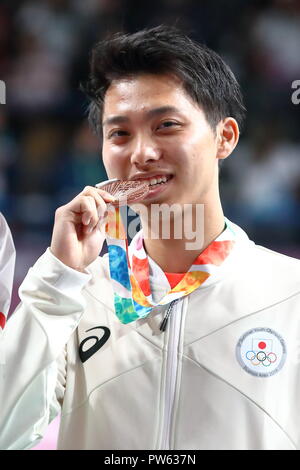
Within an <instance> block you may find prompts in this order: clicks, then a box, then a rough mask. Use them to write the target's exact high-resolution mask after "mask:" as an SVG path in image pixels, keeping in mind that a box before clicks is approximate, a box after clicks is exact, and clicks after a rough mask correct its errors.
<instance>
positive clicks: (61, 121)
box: [0, 0, 300, 308]
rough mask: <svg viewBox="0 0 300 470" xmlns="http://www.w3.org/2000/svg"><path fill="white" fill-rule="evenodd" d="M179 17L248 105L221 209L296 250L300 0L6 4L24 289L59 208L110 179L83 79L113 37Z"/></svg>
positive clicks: (7, 180)
mask: <svg viewBox="0 0 300 470" xmlns="http://www.w3.org/2000/svg"><path fill="white" fill-rule="evenodd" d="M160 23H167V24H177V26H179V27H182V28H183V29H184V30H185V31H186V32H188V33H191V35H192V37H193V38H194V39H196V40H198V41H200V42H204V43H206V44H207V45H208V46H209V47H211V48H213V49H215V50H216V51H217V52H219V53H220V54H221V56H222V57H223V58H224V59H225V61H226V62H227V63H228V64H229V65H230V66H231V68H232V69H233V71H234V73H235V75H236V77H237V79H238V80H239V82H240V84H241V87H242V91H243V94H244V97H245V103H246V107H247V110H248V113H247V120H246V125H245V129H244V131H243V133H242V135H241V138H240V143H239V145H238V147H237V148H236V150H235V152H234V153H233V154H232V156H231V157H230V158H228V159H227V161H225V162H224V164H223V166H222V168H221V195H222V199H223V206H224V211H225V214H226V215H227V217H229V218H230V219H231V220H232V221H233V222H236V223H238V224H239V225H241V226H242V227H243V228H244V229H245V230H246V231H247V232H248V234H249V235H250V237H251V238H252V239H254V240H255V241H256V242H257V243H260V244H263V245H265V246H267V247H269V248H272V249H275V250H277V251H280V252H282V253H286V254H289V255H291V256H295V257H299V258H300V220H299V208H300V164H299V160H300V134H299V115H300V104H299V105H296V104H293V103H292V93H293V91H294V90H292V82H293V81H294V80H300V1H299V0H270V1H255V0H254V1H247V0H231V1H230V2H227V1H225V0H220V1H216V2H212V1H208V0H202V1H201V0H198V1H196V0H152V1H151V2H142V1H138V0H28V1H8V0H7V1H3V0H2V1H0V79H1V80H3V81H5V83H6V93H7V94H6V104H5V105H3V104H2V105H0V210H1V211H2V212H3V214H4V215H5V217H6V218H7V221H8V223H9V225H10V227H11V231H12V233H13V237H14V240H15V244H16V249H17V267H16V285H15V290H14V298H13V303H12V308H13V307H14V306H15V305H16V303H17V301H18V299H17V293H16V292H17V287H18V285H19V283H20V282H21V280H22V279H23V277H24V275H25V274H26V272H27V270H28V268H29V267H30V265H31V264H32V263H33V262H34V261H35V260H36V259H37V257H38V256H39V255H40V254H42V252H43V251H44V250H45V248H46V247H47V246H49V243H50V239H51V232H52V226H53V218H54V212H55V209H56V208H57V207H59V206H60V205H62V204H65V203H67V202H69V200H71V199H72V198H73V197H74V196H75V195H76V194H77V193H78V192H80V191H81V190H82V189H83V187H84V186H86V185H94V184H95V183H97V182H98V181H100V180H101V179H105V177H106V175H105V170H104V168H103V165H102V163H101V144H100V142H99V141H98V139H97V138H96V137H95V136H94V135H93V134H92V133H91V131H90V130H89V128H88V125H87V119H86V108H87V101H86V98H85V97H84V95H83V94H82V93H81V92H80V91H79V83H80V82H81V81H84V80H85V79H86V78H87V76H88V65H89V53H90V50H91V47H92V46H93V44H94V43H95V42H97V41H98V40H100V39H102V38H104V37H105V36H106V35H107V34H108V33H112V32H116V31H120V30H122V31H126V32H134V31H136V30H138V29H141V28H143V27H146V26H155V25H158V24H160Z"/></svg>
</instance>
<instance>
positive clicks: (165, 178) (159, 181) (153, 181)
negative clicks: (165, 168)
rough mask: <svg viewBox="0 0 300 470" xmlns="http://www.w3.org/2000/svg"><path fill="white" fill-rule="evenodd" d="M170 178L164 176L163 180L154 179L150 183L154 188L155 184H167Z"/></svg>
mask: <svg viewBox="0 0 300 470" xmlns="http://www.w3.org/2000/svg"><path fill="white" fill-rule="evenodd" d="M167 180H168V178H167V177H166V176H162V177H161V178H157V179H156V178H152V179H151V180H150V182H149V186H154V185H155V184H160V183H166V182H167Z"/></svg>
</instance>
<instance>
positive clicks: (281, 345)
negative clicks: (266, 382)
mask: <svg viewBox="0 0 300 470" xmlns="http://www.w3.org/2000/svg"><path fill="white" fill-rule="evenodd" d="M236 358H237V360H238V362H239V363H240V365H241V366H242V368H243V369H244V370H245V371H246V372H248V373H249V374H251V375H255V376H256V377H270V376H272V375H274V374H276V373H277V372H278V371H279V370H280V369H281V368H282V366H283V365H284V363H285V360H286V345H285V342H284V339H283V338H282V337H281V336H280V335H279V334H278V333H276V331H274V330H272V329H271V328H253V329H252V330H248V331H246V333H244V334H243V336H241V337H240V339H239V341H238V343H237V346H236Z"/></svg>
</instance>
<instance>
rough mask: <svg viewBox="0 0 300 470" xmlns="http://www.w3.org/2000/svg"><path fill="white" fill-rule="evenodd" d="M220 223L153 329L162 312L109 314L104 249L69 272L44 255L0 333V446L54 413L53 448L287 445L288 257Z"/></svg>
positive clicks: (295, 299)
mask: <svg viewBox="0 0 300 470" xmlns="http://www.w3.org/2000/svg"><path fill="white" fill-rule="evenodd" d="M233 227H234V228H235V230H236V231H237V233H238V240H237V243H236V244H235V247H234V248H233V250H232V252H231V253H230V255H229V256H228V258H227V259H226V260H225V261H224V263H223V264H222V266H221V267H220V270H219V275H218V277H217V278H216V279H215V282H214V283H213V284H211V285H209V286H207V287H205V286H201V287H200V288H198V289H196V290H195V291H194V292H192V293H191V294H189V295H188V296H186V297H184V298H182V299H180V300H179V301H177V302H175V303H174V305H173V309H172V312H171V315H170V317H169V321H168V324H167V328H166V331H165V332H161V331H160V329H159V326H160V324H161V321H162V319H163V317H164V314H165V312H166V308H167V306H159V307H155V308H154V309H153V311H152V312H151V314H150V315H149V316H148V317H147V318H145V319H141V320H138V321H135V322H132V323H129V324H127V325H123V324H121V323H120V322H119V320H118V319H117V317H116V316H115V314H114V309H113V292H112V287H111V283H110V279H109V272H108V259H107V256H104V257H103V258H100V257H99V258H98V259H97V260H96V261H95V262H94V263H92V264H91V265H90V266H89V267H88V269H87V273H80V272H77V271H74V270H73V269H71V268H69V267H67V266H65V265H64V264H62V263H61V262H60V261H59V260H57V259H56V258H55V257H54V256H53V255H52V254H51V253H50V251H49V249H48V250H47V252H46V253H45V254H44V255H43V256H42V257H41V258H40V259H39V260H38V261H37V262H36V264H35V265H34V266H33V267H32V268H31V269H30V270H29V273H28V275H27V277H26V278H25V280H24V282H23V284H22V286H21V288H20V298H21V304H20V305H19V307H18V308H17V310H16V311H15V313H14V314H13V315H12V316H11V318H10V319H9V321H8V322H7V326H6V328H5V330H4V332H5V353H6V364H5V366H4V369H3V377H2V379H1V380H2V383H1V387H2V391H1V397H0V398H1V416H0V429H1V431H0V447H1V448H2V449H28V448H30V447H32V446H34V445H36V444H37V443H38V441H39V440H40V439H41V438H42V436H43V434H44V432H45V430H46V428H47V426H48V424H49V422H50V421H51V420H52V419H53V418H54V417H55V416H56V415H57V414H58V413H61V426H60V433H59V441H58V448H59V449H114V450H117V449H125V450H128V449H131V450H132V449H143V450H148V449H151V450H158V449H159V450H161V449H168V450H173V449H174V450H175V449H263V450H267V449H300V399H299V397H300V262H299V261H298V260H296V259H292V258H289V257H287V256H284V255H280V254H278V253H275V252H273V251H270V250H268V249H265V248H262V247H259V246H256V245H255V244H254V243H253V242H251V241H249V239H248V237H247V236H246V234H245V233H244V232H243V231H242V230H241V229H240V228H238V227H237V226H235V225H233ZM151 263H152V267H153V266H154V264H153V262H152V261H151ZM154 271H155V269H154ZM154 271H153V272H154ZM154 277H155V276H154ZM150 282H151V286H152V289H155V292H156V294H157V295H159V294H161V293H164V290H166V289H167V288H168V284H167V285H165V284H164V282H159V283H157V282H156V283H155V278H153V275H152V279H150ZM165 282H167V280H166V281H165Z"/></svg>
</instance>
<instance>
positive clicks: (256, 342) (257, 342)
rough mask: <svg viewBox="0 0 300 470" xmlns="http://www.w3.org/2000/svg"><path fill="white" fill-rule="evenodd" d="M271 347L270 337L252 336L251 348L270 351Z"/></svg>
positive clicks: (256, 350)
mask: <svg viewBox="0 0 300 470" xmlns="http://www.w3.org/2000/svg"><path fill="white" fill-rule="evenodd" d="M272 349H273V341H272V340H271V339H265V338H263V337H261V338H253V340H252V350H253V351H255V352H258V351H264V352H265V353H266V352H270V351H272Z"/></svg>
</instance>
